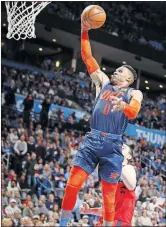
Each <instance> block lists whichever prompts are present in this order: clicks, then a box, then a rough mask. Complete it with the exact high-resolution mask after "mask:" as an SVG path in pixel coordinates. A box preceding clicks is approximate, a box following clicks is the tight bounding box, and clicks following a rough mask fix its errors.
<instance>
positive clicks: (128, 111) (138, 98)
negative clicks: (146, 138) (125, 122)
mask: <svg viewBox="0 0 166 227" xmlns="http://www.w3.org/2000/svg"><path fill="white" fill-rule="evenodd" d="M130 95H131V100H130V103H129V104H128V103H126V102H124V101H123V100H122V98H117V97H115V96H112V97H111V98H112V100H113V101H112V103H113V104H114V106H113V109H112V111H115V110H121V111H123V113H124V114H125V115H126V116H127V117H128V118H129V119H134V118H136V117H137V115H138V113H139V111H140V109H141V103H142V100H143V94H142V92H141V91H140V90H132V91H131V93H130Z"/></svg>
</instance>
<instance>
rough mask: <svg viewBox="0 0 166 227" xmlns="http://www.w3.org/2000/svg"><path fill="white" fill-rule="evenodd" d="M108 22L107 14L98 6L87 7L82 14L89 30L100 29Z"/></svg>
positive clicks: (83, 21)
mask: <svg viewBox="0 0 166 227" xmlns="http://www.w3.org/2000/svg"><path fill="white" fill-rule="evenodd" d="M105 20H106V13H105V11H104V9H103V8H101V7H100V6H98V5H90V6H88V7H86V8H85V9H84V11H83V13H82V23H83V24H84V26H85V27H87V28H89V29H90V28H92V29H96V28H100V27H101V26H103V24H104V23H105Z"/></svg>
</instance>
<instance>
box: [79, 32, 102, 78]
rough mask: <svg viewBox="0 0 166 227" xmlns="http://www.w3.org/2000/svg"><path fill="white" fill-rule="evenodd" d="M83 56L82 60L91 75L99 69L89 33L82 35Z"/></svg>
mask: <svg viewBox="0 0 166 227" xmlns="http://www.w3.org/2000/svg"><path fill="white" fill-rule="evenodd" d="M81 56H82V60H83V61H84V63H85V64H86V67H87V70H88V72H89V74H91V73H93V72H95V71H96V70H97V69H99V68H100V67H99V65H98V63H97V61H96V60H95V59H94V58H93V56H92V51H91V46H90V42H89V36H88V32H87V31H82V33H81Z"/></svg>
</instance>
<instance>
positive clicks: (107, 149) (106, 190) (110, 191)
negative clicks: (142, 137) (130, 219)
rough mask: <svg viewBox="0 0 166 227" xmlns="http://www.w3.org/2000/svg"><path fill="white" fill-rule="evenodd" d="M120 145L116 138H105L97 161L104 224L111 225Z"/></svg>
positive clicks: (119, 167) (120, 168)
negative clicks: (100, 182)
mask: <svg viewBox="0 0 166 227" xmlns="http://www.w3.org/2000/svg"><path fill="white" fill-rule="evenodd" d="M121 145H122V143H121V142H118V141H117V140H109V139H106V141H105V146H104V150H103V153H102V157H101V158H100V161H99V175H100V178H101V180H102V195H103V219H104V220H103V221H104V226H111V223H112V222H113V220H114V216H115V195H116V189H117V183H118V181H119V179H120V175H121V171H122V162H123V159H124V157H123V155H122V153H121Z"/></svg>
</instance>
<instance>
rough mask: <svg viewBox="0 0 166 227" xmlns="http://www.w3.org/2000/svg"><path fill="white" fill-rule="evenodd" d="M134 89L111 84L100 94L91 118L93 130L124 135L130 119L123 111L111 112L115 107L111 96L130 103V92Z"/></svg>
mask: <svg viewBox="0 0 166 227" xmlns="http://www.w3.org/2000/svg"><path fill="white" fill-rule="evenodd" d="M132 89H133V88H126V89H122V88H115V87H113V86H112V85H111V84H110V83H109V84H107V85H106V86H105V87H104V88H103V89H102V90H101V92H100V93H99V95H98V97H97V99H96V103H95V106H94V109H93V113H92V116H91V128H92V129H96V130H99V131H102V132H106V133H111V134H116V135H122V134H123V133H124V131H125V129H126V127H127V124H128V118H127V117H126V116H125V114H124V113H123V112H122V111H121V110H117V111H114V112H111V109H112V107H113V105H112V101H111V99H110V96H116V97H118V98H122V99H123V101H125V102H126V103H129V102H130V91H131V90H132Z"/></svg>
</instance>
